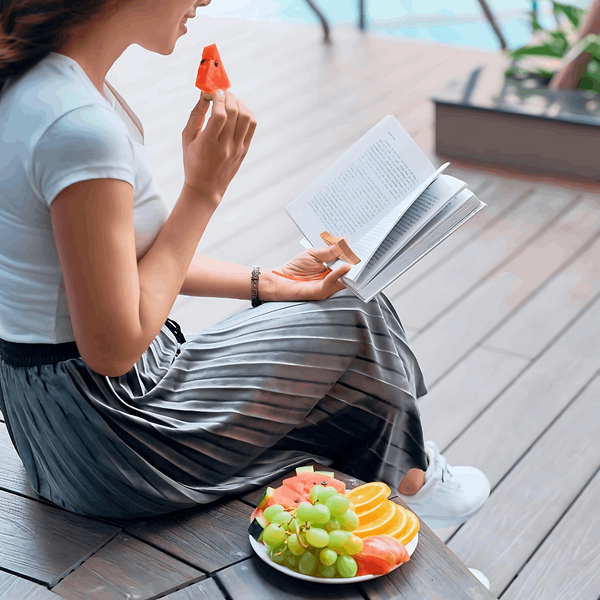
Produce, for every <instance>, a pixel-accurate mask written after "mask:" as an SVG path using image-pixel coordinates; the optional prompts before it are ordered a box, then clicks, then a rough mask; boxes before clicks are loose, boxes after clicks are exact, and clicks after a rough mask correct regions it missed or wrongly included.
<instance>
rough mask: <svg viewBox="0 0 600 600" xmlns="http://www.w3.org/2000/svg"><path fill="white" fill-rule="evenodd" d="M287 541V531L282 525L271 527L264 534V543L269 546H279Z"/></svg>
mask: <svg viewBox="0 0 600 600" xmlns="http://www.w3.org/2000/svg"><path fill="white" fill-rule="evenodd" d="M283 540H285V531H284V530H283V529H282V527H281V525H273V524H271V525H269V526H268V527H267V528H266V529H265V530H264V532H263V542H264V543H265V544H267V546H279V544H281V543H283Z"/></svg>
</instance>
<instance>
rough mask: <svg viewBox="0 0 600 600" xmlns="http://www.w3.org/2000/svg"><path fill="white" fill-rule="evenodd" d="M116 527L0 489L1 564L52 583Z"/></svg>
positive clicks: (92, 550) (81, 559) (113, 531)
mask: <svg viewBox="0 0 600 600" xmlns="http://www.w3.org/2000/svg"><path fill="white" fill-rule="evenodd" d="M118 531H119V528H118V527H115V526H113V525H109V524H107V523H102V522H100V521H96V520H94V519H90V518H88V517H82V516H80V515H76V514H74V513H70V512H67V511H65V510H61V509H60V508H56V507H54V506H52V505H50V504H45V503H42V502H36V501H34V500H30V499H29V498H23V497H22V496H17V495H15V494H10V493H8V492H5V491H2V490H0V568H3V569H6V570H8V571H11V572H13V573H17V574H19V575H23V576H25V577H29V578H31V579H34V580H35V581H38V582H40V583H45V584H48V585H50V586H51V587H52V586H53V585H55V584H56V582H57V581H58V580H59V579H60V578H61V577H64V576H65V575H66V574H67V573H68V572H69V571H71V570H72V569H75V568H76V567H77V566H78V565H79V564H81V562H82V561H84V560H86V559H87V558H88V557H89V556H91V554H93V553H94V552H95V551H96V550H97V549H98V548H99V547H101V546H103V545H104V544H105V543H106V542H107V541H108V540H109V539H110V538H111V537H112V536H114V535H115V534H116V533H117V532H118Z"/></svg>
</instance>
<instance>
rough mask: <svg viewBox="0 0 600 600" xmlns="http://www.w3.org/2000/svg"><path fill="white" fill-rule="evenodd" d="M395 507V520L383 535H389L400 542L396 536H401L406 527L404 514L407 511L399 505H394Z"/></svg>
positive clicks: (405, 515) (406, 520) (406, 521)
mask: <svg viewBox="0 0 600 600" xmlns="http://www.w3.org/2000/svg"><path fill="white" fill-rule="evenodd" d="M396 507H397V508H398V511H397V513H396V518H395V519H394V521H393V522H392V523H390V528H389V530H388V531H386V532H385V533H386V534H387V535H391V536H392V537H394V538H396V539H398V541H400V539H399V537H398V536H400V535H401V534H402V532H403V531H404V528H405V527H406V524H407V523H408V515H407V514H406V513H407V512H408V511H407V510H406V509H405V508H404V507H403V506H400V505H399V504H396Z"/></svg>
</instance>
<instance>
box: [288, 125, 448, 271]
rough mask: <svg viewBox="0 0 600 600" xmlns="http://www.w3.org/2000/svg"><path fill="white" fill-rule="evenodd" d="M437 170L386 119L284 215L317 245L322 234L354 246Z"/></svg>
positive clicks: (335, 164)
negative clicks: (345, 240) (324, 233)
mask: <svg viewBox="0 0 600 600" xmlns="http://www.w3.org/2000/svg"><path fill="white" fill-rule="evenodd" d="M435 171H436V170H435V168H434V166H433V165H432V164H431V162H430V161H429V159H428V158H427V156H426V155H425V154H424V153H423V152H422V150H421V149H420V148H419V147H418V146H417V144H415V142H414V141H413V140H412V138H411V137H410V136H409V135H408V133H407V132H406V131H405V130H404V128H403V127H402V126H401V125H400V123H399V122H398V120H397V119H396V118H395V117H394V116H393V115H387V116H386V117H384V118H383V119H382V120H381V121H380V122H379V123H378V124H377V125H375V127H373V128H372V129H370V130H369V131H368V132H367V133H366V134H365V135H364V136H363V137H362V138H360V140H358V141H357V142H356V143H355V144H354V145H353V146H352V147H351V148H350V149H349V150H348V151H346V152H345V153H344V154H343V155H342V156H341V157H340V158H339V159H338V160H337V161H336V162H335V163H334V164H333V165H332V166H331V167H329V168H328V169H327V170H326V171H325V172H324V173H323V174H322V175H321V176H320V177H319V178H318V179H317V180H316V181H314V182H313V183H312V184H311V185H310V186H308V188H306V190H304V191H303V192H302V193H301V194H300V195H299V196H297V197H296V198H295V199H294V200H293V201H292V202H291V203H290V204H289V205H288V206H287V207H286V212H287V213H288V214H289V216H290V217H291V218H292V220H293V221H294V222H295V223H296V225H297V226H298V228H299V229H300V231H301V232H302V233H303V234H304V235H305V237H306V238H307V239H308V240H309V241H310V243H311V244H312V245H313V246H314V247H321V248H322V247H324V246H325V242H323V240H322V239H321V238H320V237H319V234H320V233H322V232H323V231H329V233H331V234H333V235H335V236H338V237H346V238H347V240H348V244H349V245H350V248H352V250H353V251H354V252H356V253H357V255H358V256H359V258H361V260H362V258H363V257H361V256H360V254H359V253H358V252H357V251H356V249H355V248H354V246H355V245H356V243H357V242H358V241H359V240H360V239H361V238H362V237H363V236H364V235H365V234H366V233H367V232H368V231H369V230H370V229H372V228H373V226H374V225H376V224H377V223H378V222H379V221H380V220H381V219H382V218H384V217H385V216H386V215H388V214H389V213H390V212H391V211H393V210H394V208H395V207H396V206H397V205H398V203H399V202H400V201H402V200H403V199H404V198H406V197H407V196H409V195H410V193H411V192H413V191H414V190H415V189H416V188H418V187H419V185H420V184H422V183H423V182H424V181H426V180H427V178H428V177H429V176H431V175H432V174H433V173H435Z"/></svg>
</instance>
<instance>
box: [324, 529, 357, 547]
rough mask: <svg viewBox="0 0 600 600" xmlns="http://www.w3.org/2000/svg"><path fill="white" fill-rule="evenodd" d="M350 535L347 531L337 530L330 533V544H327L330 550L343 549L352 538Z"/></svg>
mask: <svg viewBox="0 0 600 600" xmlns="http://www.w3.org/2000/svg"><path fill="white" fill-rule="evenodd" d="M350 535H352V534H350V533H348V532H347V531H340V530H339V529H338V530H335V531H331V532H330V533H329V544H327V545H328V546H329V547H330V548H333V549H334V550H337V549H338V548H342V547H343V545H344V544H345V543H346V541H348V539H349V538H350Z"/></svg>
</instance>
